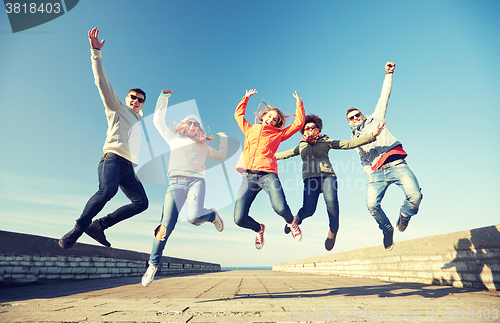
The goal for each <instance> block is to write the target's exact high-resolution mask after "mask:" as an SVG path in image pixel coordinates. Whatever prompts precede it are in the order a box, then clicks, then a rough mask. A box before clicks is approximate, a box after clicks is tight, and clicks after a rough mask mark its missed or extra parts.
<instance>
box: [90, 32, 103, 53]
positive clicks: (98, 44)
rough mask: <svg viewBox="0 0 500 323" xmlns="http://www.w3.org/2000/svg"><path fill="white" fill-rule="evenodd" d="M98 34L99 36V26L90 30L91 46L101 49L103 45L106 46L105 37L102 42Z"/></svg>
mask: <svg viewBox="0 0 500 323" xmlns="http://www.w3.org/2000/svg"><path fill="white" fill-rule="evenodd" d="M98 36H99V29H97V27H94V29H92V30H89V42H90V47H92V48H95V49H101V48H102V46H104V42H105V40H104V39H103V40H102V41H101V42H100V41H99V38H98Z"/></svg>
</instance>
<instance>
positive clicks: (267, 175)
mask: <svg viewBox="0 0 500 323" xmlns="http://www.w3.org/2000/svg"><path fill="white" fill-rule="evenodd" d="M261 190H264V191H266V193H267V194H268V195H269V199H270V200H271V206H272V207H273V209H274V211H275V212H276V213H278V215H280V216H282V217H283V219H285V221H286V222H287V223H292V221H293V215H292V211H290V207H289V206H288V204H287V203H286V199H285V193H284V192H283V188H282V186H281V182H280V179H279V178H278V175H276V174H275V173H271V172H262V171H260V172H253V171H244V172H243V181H242V182H241V186H240V190H239V191H238V198H237V200H236V203H235V206H234V222H235V223H236V225H238V226H240V227H243V228H246V229H251V230H253V231H255V232H259V231H260V224H259V223H258V222H257V221H255V220H254V219H253V218H252V217H251V216H249V215H248V213H249V212H250V206H251V205H252V202H253V201H254V200H255V198H256V197H257V194H258V193H259V192H260V191H261Z"/></svg>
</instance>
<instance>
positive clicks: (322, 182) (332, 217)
mask: <svg viewBox="0 0 500 323" xmlns="http://www.w3.org/2000/svg"><path fill="white" fill-rule="evenodd" d="M321 193H323V198H324V199H325V203H326V210H327V212H328V220H329V226H330V231H332V233H337V231H338V230H339V199H338V196H337V178H336V177H335V176H326V177H312V178H307V179H306V180H304V201H303V202H302V207H301V208H300V210H299V212H298V213H297V217H296V222H297V224H301V223H302V221H303V220H304V219H305V218H308V217H310V216H311V215H313V214H314V212H315V211H316V206H317V205H318V199H319V195H320V194H321Z"/></svg>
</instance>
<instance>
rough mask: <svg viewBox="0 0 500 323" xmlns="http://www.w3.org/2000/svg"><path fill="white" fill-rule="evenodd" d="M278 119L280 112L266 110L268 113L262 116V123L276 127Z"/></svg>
mask: <svg viewBox="0 0 500 323" xmlns="http://www.w3.org/2000/svg"><path fill="white" fill-rule="evenodd" d="M278 121H279V115H278V112H276V111H274V110H269V111H268V112H266V114H264V115H263V116H262V121H261V122H260V123H261V124H263V125H267V126H273V127H276V124H278Z"/></svg>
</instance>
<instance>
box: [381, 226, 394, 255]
mask: <svg viewBox="0 0 500 323" xmlns="http://www.w3.org/2000/svg"><path fill="white" fill-rule="evenodd" d="M383 232H384V248H385V250H387V251H391V250H392V248H394V240H393V236H394V228H392V229H390V230H384V231H383Z"/></svg>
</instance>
